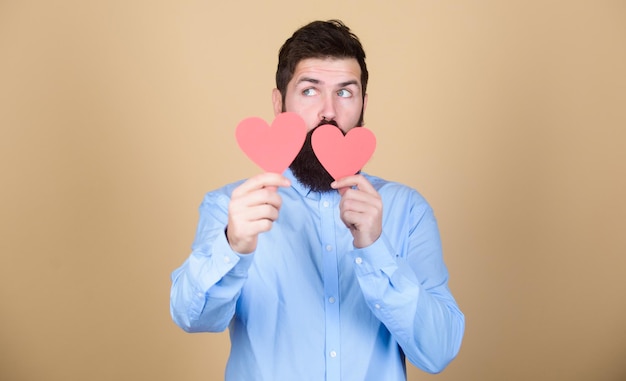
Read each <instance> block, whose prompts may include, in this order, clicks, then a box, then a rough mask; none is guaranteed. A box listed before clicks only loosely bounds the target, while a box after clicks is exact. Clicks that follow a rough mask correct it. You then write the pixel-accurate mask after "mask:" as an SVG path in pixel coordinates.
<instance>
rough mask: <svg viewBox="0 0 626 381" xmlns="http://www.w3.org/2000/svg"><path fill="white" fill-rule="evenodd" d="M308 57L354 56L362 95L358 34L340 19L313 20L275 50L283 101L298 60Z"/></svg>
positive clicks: (364, 75) (364, 68)
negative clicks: (357, 64)
mask: <svg viewBox="0 0 626 381" xmlns="http://www.w3.org/2000/svg"><path fill="white" fill-rule="evenodd" d="M307 58H354V59H356V60H357V62H358V63H359V66H360V67H361V86H362V92H363V97H365V93H366V88H367V79H368V72H367V65H366V64H365V51H364V50H363V46H362V45H361V42H360V41H359V38H358V37H357V36H356V35H355V34H354V33H352V31H350V28H348V27H347V26H346V25H345V24H344V23H343V22H341V21H339V20H328V21H313V22H312V23H310V24H307V25H305V26H303V27H301V28H300V29H298V30H297V31H295V32H294V34H293V36H291V37H290V38H289V39H288V40H287V41H285V43H284V44H283V46H282V47H281V48H280V51H279V52H278V68H277V69H276V88H278V90H279V91H280V93H281V95H282V98H283V104H284V101H285V95H286V94H287V84H288V83H289V81H291V78H292V77H293V73H294V71H295V69H296V66H297V65H298V63H299V62H300V61H301V60H303V59H307Z"/></svg>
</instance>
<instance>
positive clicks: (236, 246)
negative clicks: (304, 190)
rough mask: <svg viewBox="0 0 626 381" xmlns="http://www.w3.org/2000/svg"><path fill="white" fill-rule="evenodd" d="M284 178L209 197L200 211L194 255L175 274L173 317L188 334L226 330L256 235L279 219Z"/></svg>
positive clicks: (261, 178)
mask: <svg viewBox="0 0 626 381" xmlns="http://www.w3.org/2000/svg"><path fill="white" fill-rule="evenodd" d="M288 185H289V180H287V179H286V178H284V177H283V176H281V175H278V174H273V173H264V174H261V175H257V176H255V177H253V178H250V179H249V180H247V181H245V182H243V183H242V184H240V185H239V186H238V187H237V188H235V189H234V190H233V191H232V195H231V196H229V194H228V192H227V191H225V192H222V193H218V192H214V193H209V194H208V195H207V196H206V197H205V199H204V201H203V203H202V205H201V206H200V220H199V222H198V229H197V232H196V239H195V241H194V244H193V246H192V253H191V255H190V256H189V258H188V259H187V260H186V261H185V263H183V265H182V266H181V267H179V268H178V269H176V270H175V271H174V272H173V273H172V288H171V294H170V312H171V315H172V319H173V320H174V322H175V323H176V324H177V325H179V326H180V327H181V328H183V329H184V330H185V331H187V332H207V331H208V332H216V331H223V330H224V329H226V327H227V326H228V324H229V323H230V320H231V319H232V317H233V314H234V312H235V305H236V303H237V299H238V298H239V294H240V293H241V289H242V287H243V285H244V282H245V280H246V278H247V274H248V268H249V267H250V265H251V263H252V260H253V255H251V254H252V253H253V252H254V250H255V249H256V242H257V237H258V234H260V233H261V232H263V231H267V230H269V229H271V226H272V223H273V221H275V220H276V218H278V210H279V208H280V203H281V200H280V196H279V195H278V193H277V192H276V187H278V186H288Z"/></svg>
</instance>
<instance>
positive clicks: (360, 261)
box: [354, 257, 363, 265]
mask: <svg viewBox="0 0 626 381" xmlns="http://www.w3.org/2000/svg"><path fill="white" fill-rule="evenodd" d="M354 263H356V264H357V265H360V264H361V263H363V259H362V258H361V257H356V259H355V260H354Z"/></svg>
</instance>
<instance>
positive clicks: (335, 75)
mask: <svg viewBox="0 0 626 381" xmlns="http://www.w3.org/2000/svg"><path fill="white" fill-rule="evenodd" d="M361 89H362V86H361V68H360V66H359V64H358V62H357V61H356V60H355V59H353V58H347V59H317V58H309V59H305V60H302V61H300V62H299V63H298V65H297V66H296V69H295V71H294V74H293V77H292V79H291V81H290V82H289V84H288V85H287V94H286V96H285V100H284V102H283V99H282V95H281V94H280V92H279V91H278V89H274V92H273V94H272V100H273V103H274V113H275V114H279V113H280V112H284V111H290V112H295V113H297V114H298V115H300V117H302V119H304V121H305V123H306V126H307V129H308V134H307V139H306V141H305V143H304V146H303V147H302V149H301V150H300V153H299V154H298V156H297V157H296V158H295V160H294V161H293V163H292V164H291V166H290V168H291V170H292V171H293V173H294V175H295V176H296V178H297V179H298V181H300V182H301V183H302V184H304V185H306V186H307V187H309V188H310V189H311V190H313V191H317V192H328V191H331V190H332V188H331V187H330V183H332V181H333V178H332V176H330V174H329V173H328V172H327V171H326V170H325V169H324V167H323V166H322V165H321V164H320V162H319V160H318V159H317V157H316V156H315V153H314V152H313V148H312V147H311V135H312V133H313V130H314V129H315V128H316V127H318V126H320V125H324V124H333V125H335V126H336V127H338V128H339V129H341V131H342V132H343V134H344V135H345V134H346V133H347V132H348V131H349V130H351V129H352V128H354V127H357V126H361V125H363V112H364V110H365V106H366V104H367V96H365V97H363V94H362V92H361Z"/></svg>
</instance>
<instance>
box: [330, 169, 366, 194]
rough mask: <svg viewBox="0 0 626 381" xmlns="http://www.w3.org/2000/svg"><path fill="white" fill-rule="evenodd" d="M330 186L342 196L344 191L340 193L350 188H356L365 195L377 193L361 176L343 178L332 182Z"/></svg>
mask: <svg viewBox="0 0 626 381" xmlns="http://www.w3.org/2000/svg"><path fill="white" fill-rule="evenodd" d="M330 186H331V187H332V188H333V189H339V191H340V193H341V194H342V195H343V194H344V193H345V190H343V191H342V189H349V188H352V187H357V188H358V189H359V190H362V191H364V192H367V193H377V192H376V189H374V187H373V186H372V184H371V183H370V182H369V181H367V179H366V178H365V176H363V175H361V174H359V175H353V176H346V177H343V178H341V179H339V180H336V181H333V182H332V183H331V184H330Z"/></svg>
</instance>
